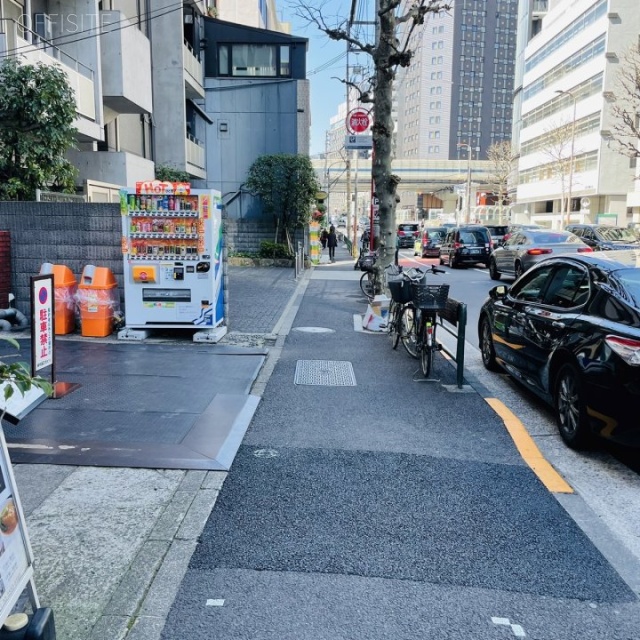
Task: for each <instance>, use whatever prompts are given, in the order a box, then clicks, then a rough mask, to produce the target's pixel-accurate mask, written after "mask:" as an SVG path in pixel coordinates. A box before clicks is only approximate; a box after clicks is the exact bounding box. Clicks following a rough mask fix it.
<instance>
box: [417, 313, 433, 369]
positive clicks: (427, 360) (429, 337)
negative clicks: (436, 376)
mask: <svg viewBox="0 0 640 640" xmlns="http://www.w3.org/2000/svg"><path fill="white" fill-rule="evenodd" d="M421 344H422V350H421V352H420V367H421V369H422V375H424V377H425V378H428V377H429V375H430V374H431V371H432V369H433V352H434V351H435V350H436V323H435V318H433V317H431V316H429V317H427V318H426V320H425V322H424V325H423V326H422V340H421Z"/></svg>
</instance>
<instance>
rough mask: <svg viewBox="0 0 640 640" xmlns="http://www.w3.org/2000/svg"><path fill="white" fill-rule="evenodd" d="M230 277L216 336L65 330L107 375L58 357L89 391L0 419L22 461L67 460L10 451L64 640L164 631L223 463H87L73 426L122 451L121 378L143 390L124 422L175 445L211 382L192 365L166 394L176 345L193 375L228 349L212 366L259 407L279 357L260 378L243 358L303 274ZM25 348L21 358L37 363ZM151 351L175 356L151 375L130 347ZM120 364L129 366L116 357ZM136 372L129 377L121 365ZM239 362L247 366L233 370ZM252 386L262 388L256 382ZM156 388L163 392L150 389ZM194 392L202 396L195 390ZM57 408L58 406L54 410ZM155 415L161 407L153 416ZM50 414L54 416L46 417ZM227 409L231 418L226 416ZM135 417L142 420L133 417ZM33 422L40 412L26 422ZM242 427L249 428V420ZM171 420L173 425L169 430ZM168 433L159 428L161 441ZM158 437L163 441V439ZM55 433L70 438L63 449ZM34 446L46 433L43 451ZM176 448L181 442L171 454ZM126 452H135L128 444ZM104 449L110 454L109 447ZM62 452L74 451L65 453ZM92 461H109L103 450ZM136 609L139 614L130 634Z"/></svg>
mask: <svg viewBox="0 0 640 640" xmlns="http://www.w3.org/2000/svg"><path fill="white" fill-rule="evenodd" d="M307 275H309V274H307ZM228 276H229V286H230V290H231V293H230V296H229V298H230V314H229V316H230V318H229V321H230V332H229V333H228V334H227V336H225V338H224V339H223V340H222V341H221V342H220V343H219V344H218V345H202V344H194V343H192V342H191V340H190V339H182V340H180V339H172V338H170V337H167V335H159V336H157V337H153V338H151V339H150V340H149V341H148V342H149V344H146V345H141V344H136V343H123V342H122V341H118V340H117V338H116V337H115V336H110V337H109V338H107V339H88V338H82V337H80V336H73V337H71V336H70V337H63V338H61V339H60V340H59V343H60V344H59V346H60V350H61V351H63V350H64V351H69V349H72V350H75V351H79V352H80V353H81V354H82V355H81V358H82V366H85V365H86V364H87V363H90V362H91V361H93V364H94V367H95V366H96V365H97V366H98V367H99V369H100V370H99V371H98V372H95V373H97V374H98V377H100V379H96V376H94V375H93V374H90V375H87V374H86V373H85V372H84V371H83V370H82V368H80V367H79V366H78V364H79V363H78V362H75V363H74V362H72V361H71V360H69V361H68V362H66V363H63V362H60V363H59V368H58V373H59V376H58V378H59V379H64V380H65V381H73V380H76V379H77V380H78V381H80V382H82V384H83V388H81V390H80V391H81V393H79V394H78V395H76V397H75V398H74V397H73V394H70V395H69V396H67V397H66V398H64V399H62V400H58V401H55V402H56V403H63V404H64V403H66V405H65V406H64V407H63V406H62V405H60V404H58V405H55V404H54V405H53V408H51V405H52V403H53V402H54V401H47V403H45V405H42V407H40V408H38V409H36V410H35V411H34V412H32V414H30V415H29V416H27V418H25V420H24V421H22V422H21V423H19V424H18V425H17V426H13V425H9V424H6V423H5V424H4V425H3V426H4V428H5V431H7V432H10V433H11V435H12V436H13V438H14V440H16V441H22V442H25V444H24V446H23V447H22V448H18V449H17V448H16V447H15V446H13V445H11V444H10V452H11V455H12V456H13V457H14V458H16V459H18V458H21V457H26V456H29V455H31V456H32V457H33V458H37V457H38V455H37V452H38V451H41V452H42V453H41V455H40V462H41V461H42V460H45V459H46V458H45V456H47V455H49V456H50V457H51V458H52V459H55V460H57V461H58V464H41V463H39V464H16V463H15V461H14V473H15V476H16V483H17V486H18V491H19V494H20V498H21V501H22V506H23V509H24V513H25V517H26V520H27V525H28V532H29V536H30V541H31V544H32V547H33V551H34V557H35V584H36V588H37V591H38V595H39V599H40V604H41V606H47V607H51V608H52V609H53V611H54V616H55V620H56V631H57V638H58V640H102V639H104V640H118V639H121V638H134V639H135V638H158V637H159V634H160V630H161V628H162V626H163V624H164V618H165V617H166V615H167V612H168V610H169V607H170V605H171V603H172V601H173V594H174V593H175V590H176V588H177V586H178V584H179V582H180V579H181V576H182V575H183V573H184V571H185V570H186V566H187V564H188V562H189V558H190V557H191V554H192V552H193V550H194V549H195V546H196V543H197V540H198V536H199V535H200V533H201V531H202V527H203V525H204V523H205V521H206V519H207V517H208V515H209V513H210V512H211V509H212V508H213V505H214V504H215V501H216V498H217V496H218V492H219V489H220V487H221V486H222V483H223V481H224V479H225V477H226V475H227V473H226V472H224V471H206V470H191V471H185V470H180V469H179V468H176V469H167V468H164V469H153V468H128V467H127V466H126V464H125V466H122V465H120V467H115V468H114V467H111V468H107V467H103V466H86V465H87V460H88V459H89V455H88V454H87V452H86V451H84V449H86V447H75V449H76V453H75V457H72V453H73V451H72V450H73V447H70V446H68V442H69V437H70V435H71V434H73V433H75V434H76V435H75V437H76V442H80V441H81V440H82V438H85V439H88V442H89V443H90V446H91V448H92V449H93V450H94V451H96V447H95V445H96V438H101V439H102V441H103V443H104V442H106V441H108V440H109V439H111V445H112V446H114V447H115V449H117V447H118V439H119V441H120V442H126V437H127V436H126V427H125V426H124V425H123V424H119V422H120V420H121V417H122V416H123V415H125V416H126V415H127V414H123V413H122V407H123V406H124V404H125V403H124V396H123V398H120V403H119V404H120V406H117V403H116V405H113V404H112V403H111V400H110V398H113V397H114V386H115V387H116V391H115V395H118V394H130V395H129V396H128V397H130V398H134V399H135V404H136V409H135V411H136V412H137V413H135V412H134V413H131V414H130V415H131V419H132V422H130V423H129V427H128V428H129V429H131V428H135V429H137V430H138V433H139V434H142V437H144V438H146V439H147V441H148V445H147V446H146V447H145V448H146V449H149V450H155V451H157V450H158V448H159V447H160V448H161V446H165V448H166V447H168V446H169V443H170V442H173V441H175V438H176V437H180V436H179V434H180V431H176V426H177V424H182V422H181V419H180V416H181V415H182V416H188V415H189V413H188V412H192V413H193V415H194V419H197V412H200V411H201V410H202V407H201V406H199V405H201V404H202V401H203V398H202V393H203V389H204V387H203V384H204V382H205V378H204V377H203V376H202V375H200V376H197V374H196V376H197V377H196V378H194V384H193V385H192V387H191V389H189V387H188V386H184V385H182V381H181V380H180V379H176V382H179V383H180V390H179V392H178V393H177V394H176V391H177V390H176V389H172V390H171V393H169V394H167V393H164V394H163V393H162V388H161V387H162V384H163V379H164V380H165V381H166V380H167V377H166V375H167V373H170V371H168V370H169V369H170V368H171V366H173V365H175V364H176V363H175V356H171V354H175V353H178V354H181V355H180V358H181V361H180V362H179V364H178V367H179V373H180V375H183V376H184V375H193V374H188V371H189V370H190V368H191V367H192V366H193V364H194V363H196V362H202V361H203V358H205V359H206V358H207V357H208V356H207V354H221V355H212V356H210V357H209V360H210V361H211V363H210V364H207V365H206V366H207V367H208V368H209V370H210V373H209V376H211V375H213V376H214V377H215V379H218V380H219V381H220V384H223V385H224V390H225V393H227V394H228V393H234V394H240V393H243V391H242V389H243V388H246V390H245V391H244V393H245V394H248V393H250V392H251V395H250V396H246V398H247V401H248V402H249V403H253V405H254V406H253V408H255V404H257V403H258V401H259V395H258V394H257V392H256V390H255V389H256V388H259V386H260V384H262V386H264V382H262V383H261V382H260V380H261V379H262V378H264V375H265V374H264V371H265V370H267V369H268V368H269V364H268V361H267V364H265V365H263V367H262V373H260V375H258V369H256V370H254V368H253V366H252V365H250V364H249V365H248V366H247V362H248V361H250V360H252V359H255V358H256V357H257V356H256V355H255V354H256V353H263V354H266V353H268V352H269V351H273V350H274V349H275V346H274V345H275V343H276V340H277V338H278V331H279V326H280V325H281V322H280V318H281V315H282V312H283V310H286V309H288V308H289V307H288V305H289V303H290V301H291V300H292V296H294V294H295V292H296V290H297V287H298V286H299V284H298V283H297V282H296V281H295V280H294V273H293V270H292V269H291V270H290V269H282V268H262V269H248V268H247V269H245V268H240V267H234V268H230V269H229V274H228ZM8 335H11V337H20V336H17V335H16V334H13V333H12V334H8ZM141 347H142V349H141ZM25 351H26V350H23V352H22V356H23V358H24V359H25V360H28V357H26V353H25ZM143 351H144V352H145V353H146V354H152V355H151V356H149V357H152V358H153V359H155V358H156V355H154V354H157V356H158V357H160V358H162V357H163V354H164V362H165V364H166V367H165V368H164V369H163V370H162V371H160V372H159V371H157V370H156V371H155V373H154V372H153V371H152V368H153V366H155V365H153V360H151V361H149V363H144V364H143V363H142V362H141V361H140V359H139V357H135V358H132V357H129V356H127V354H133V353H138V354H139V353H141V352H143ZM85 352H86V353H85ZM229 353H231V354H236V355H228V354H229ZM118 354H119V355H118ZM190 354H191V355H190ZM237 354H240V355H237ZM245 354H246V355H245ZM105 358H106V360H107V361H108V362H112V361H113V364H114V366H113V367H109V368H107V367H105ZM264 359H265V358H264V355H263V356H261V357H260V360H261V361H263V360H264ZM218 361H220V362H222V363H225V364H224V365H223V366H224V367H226V371H224V370H223V371H217V365H216V362H218ZM117 362H119V363H120V367H117V366H115V365H116V364H117ZM236 362H238V363H239V365H236V364H235V363H236ZM98 363H99V364H98ZM231 366H233V369H231V368H230V367H231ZM238 366H239V367H240V368H239V369H238ZM212 367H213V368H212ZM126 370H128V371H130V374H131V375H128V376H127V375H124V376H123V371H126ZM233 370H235V371H236V372H237V374H236V375H235V379H234V374H233V373H232V371H233ZM215 379H214V380H213V382H214V388H212V389H210V390H208V391H207V393H208V394H209V396H215V393H216V391H217V390H219V389H220V388H221V387H220V385H219V384H216V383H215ZM185 380H188V378H185ZM125 381H126V382H125ZM252 385H253V386H254V390H253V391H250V390H251V388H252ZM172 386H175V385H172ZM92 389H93V391H92ZM100 389H103V391H102V392H100ZM150 389H156V391H155V392H154V393H149V390H150ZM158 389H160V391H158ZM74 393H75V392H74ZM194 393H197V394H198V395H197V396H195V397H194V396H192V394H194ZM83 394H84V396H85V397H86V399H83ZM209 396H207V397H209ZM190 397H191V399H190ZM218 397H219V396H218ZM172 398H173V400H172ZM252 399H253V400H252ZM171 401H172V402H174V403H177V404H178V405H182V406H183V407H184V408H183V411H182V412H178V413H176V411H175V409H176V407H174V408H173V409H171V410H170V412H171V413H167V410H166V409H165V408H164V407H163V405H164V404H165V403H166V402H171ZM83 402H84V403H86V402H88V403H89V405H88V406H86V405H85V409H87V410H88V412H89V413H91V414H92V415H93V419H91V420H88V421H87V423H86V424H85V425H84V426H83V425H82V424H78V419H79V418H78V416H79V415H80V416H82V415H83V413H82V412H83V406H82V403H83ZM47 405H48V407H49V408H46V409H45V407H47ZM78 405H79V406H78ZM214 408H215V407H214ZM158 409H160V412H158ZM103 410H104V411H103ZM153 412H155V414H154V413H153ZM163 412H164V413H163ZM52 415H53V416H54V418H55V421H53V422H52V418H51V416H52ZM145 415H150V416H153V415H155V416H156V417H155V418H150V419H148V420H146V419H144V416H145ZM251 415H252V412H249V413H248V415H245V416H240V422H243V420H247V421H248V420H249V419H250V418H251ZM45 416H46V417H47V419H46V420H43V417H45ZM65 416H66V419H65ZM136 416H137V418H136ZM214 416H218V417H220V414H219V412H214ZM167 418H168V421H167ZM176 418H178V423H176ZM223 419H226V418H224V416H223ZM136 420H137V423H135V422H133V421H136ZM28 421H31V423H32V424H31V425H29V427H27V426H26V425H27V422H28ZM66 425H68V427H69V428H67V426H66ZM241 426H243V429H242V430H241V432H242V433H244V429H246V426H247V425H246V424H244V425H241ZM161 428H162V429H164V431H160V429H161ZM30 429H33V430H34V433H31V437H34V438H36V440H35V441H33V440H31V441H29V442H28V443H27V442H26V441H25V438H26V437H27V436H28V435H29V433H28V432H29V430H30ZM154 434H155V435H154ZM160 434H163V435H162V436H161V440H160V442H159V441H158V437H160ZM122 437H124V438H125V440H122ZM43 438H46V441H45V440H43ZM137 439H138V440H139V439H140V435H139V436H138V437H137ZM162 441H164V442H166V443H167V444H166V445H162ZM56 442H58V443H59V442H62V443H63V444H64V446H57V445H56ZM34 443H35V444H38V446H37V447H35V448H34V446H33V445H34ZM237 444H238V443H235V448H234V449H233V451H234V452H235V449H237ZM120 447H121V448H122V445H120ZM47 448H48V449H50V453H49V454H47ZM178 448H179V447H174V456H175V452H176V450H177V449H178ZM126 449H129V450H130V449H131V445H130V444H129V445H127V447H126ZM126 449H125V450H124V451H123V452H124V453H125V454H126ZM100 451H101V452H102V453H103V454H104V451H105V448H104V447H103V448H102V449H100ZM114 455H115V453H114ZM128 455H129V456H130V457H131V455H135V454H131V453H130V454H128ZM63 456H68V460H76V462H67V464H59V462H60V461H61V460H62V459H63ZM83 456H84V457H83ZM231 459H232V458H231ZM231 459H229V464H230V462H231ZM132 461H133V462H134V467H135V466H144V465H145V464H146V463H145V462H144V461H140V459H139V456H136V458H135V459H132ZM141 462H142V463H141ZM165 462H166V459H165ZM89 464H91V465H100V461H99V460H94V461H92V462H89ZM136 620H137V621H138V624H137V625H136V626H135V630H134V631H131V632H130V631H129V630H130V628H131V627H132V626H133V623H134V621H136Z"/></svg>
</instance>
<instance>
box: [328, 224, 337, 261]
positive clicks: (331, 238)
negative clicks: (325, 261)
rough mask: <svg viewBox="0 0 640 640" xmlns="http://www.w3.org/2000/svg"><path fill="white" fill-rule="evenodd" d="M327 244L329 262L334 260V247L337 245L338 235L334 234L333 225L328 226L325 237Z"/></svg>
mask: <svg viewBox="0 0 640 640" xmlns="http://www.w3.org/2000/svg"><path fill="white" fill-rule="evenodd" d="M327 246H328V247H329V260H330V261H331V262H335V261H336V247H337V246H338V236H337V235H336V228H335V227H334V226H333V225H331V226H330V227H329V235H328V237H327Z"/></svg>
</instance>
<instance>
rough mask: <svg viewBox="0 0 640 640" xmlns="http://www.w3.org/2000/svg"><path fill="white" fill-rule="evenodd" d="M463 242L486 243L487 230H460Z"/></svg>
mask: <svg viewBox="0 0 640 640" xmlns="http://www.w3.org/2000/svg"><path fill="white" fill-rule="evenodd" d="M460 242H462V244H484V243H485V242H488V239H487V232H486V231H485V230H484V229H465V230H464V231H460Z"/></svg>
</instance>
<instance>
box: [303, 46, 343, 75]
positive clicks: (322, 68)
mask: <svg viewBox="0 0 640 640" xmlns="http://www.w3.org/2000/svg"><path fill="white" fill-rule="evenodd" d="M346 55H347V54H346V52H344V51H343V52H342V53H340V54H338V55H337V56H336V57H335V58H332V59H331V60H327V61H326V62H323V63H322V64H321V65H320V66H318V67H316V68H315V69H312V70H311V71H308V72H307V75H308V76H312V75H315V74H316V73H320V72H321V71H326V70H327V69H329V68H330V67H331V66H332V65H334V64H335V63H336V62H339V61H340V60H342V58H344V57H345V56H346Z"/></svg>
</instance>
